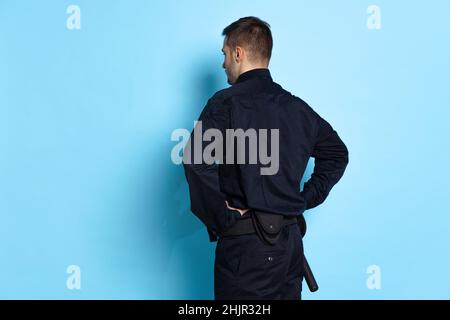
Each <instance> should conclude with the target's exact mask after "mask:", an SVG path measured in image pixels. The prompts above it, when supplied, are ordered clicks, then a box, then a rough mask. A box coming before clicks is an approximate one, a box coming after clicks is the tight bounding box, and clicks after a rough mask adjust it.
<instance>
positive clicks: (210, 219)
mask: <svg viewBox="0 0 450 320" xmlns="http://www.w3.org/2000/svg"><path fill="white" fill-rule="evenodd" d="M212 108H220V106H218V107H214V106H213V105H212V103H211V100H210V101H208V104H207V105H206V107H205V108H204V109H203V111H202V113H201V115H200V118H199V120H198V122H197V124H196V127H197V129H198V128H199V127H198V126H201V134H202V135H203V134H204V132H205V131H206V130H208V129H212V128H215V129H219V130H221V129H223V128H221V127H223V126H225V125H226V124H224V121H223V120H224V119H223V117H224V114H225V110H223V112H220V110H219V112H218V111H217V109H215V111H214V112H212V111H211V109H212ZM218 115H219V118H220V117H222V119H219V118H218ZM200 121H201V124H200V123H199V122H200ZM225 123H226V121H225ZM195 132H196V129H195V128H194V130H192V132H191V135H190V138H189V141H188V142H187V144H186V147H185V149H184V152H183V168H184V173H185V176H186V180H187V182H188V185H189V195H190V208H191V211H192V212H193V213H194V214H195V215H196V216H197V217H198V218H199V219H200V220H201V221H202V222H203V223H204V224H205V226H206V228H207V231H208V234H209V240H210V241H211V242H213V241H216V240H217V235H218V234H220V232H221V231H223V230H225V229H227V228H228V227H229V226H231V225H232V224H233V223H234V222H235V221H236V220H237V219H239V218H240V213H239V212H238V211H235V210H230V209H228V208H227V207H226V204H225V199H226V197H225V194H224V193H223V192H221V191H220V185H219V165H218V164H216V163H213V164H207V163H205V162H204V160H203V157H201V163H194V151H195V150H196V146H195V143H197V142H198V141H199V140H198V139H195V137H194V134H195ZM199 132H200V131H198V130H197V133H199ZM221 132H223V131H222V130H221ZM204 149H205V145H204V143H201V148H199V150H201V155H203V151H204Z"/></svg>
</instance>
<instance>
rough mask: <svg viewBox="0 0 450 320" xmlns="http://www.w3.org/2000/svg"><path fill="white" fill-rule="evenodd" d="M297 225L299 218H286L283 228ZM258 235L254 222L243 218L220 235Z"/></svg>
mask: <svg viewBox="0 0 450 320" xmlns="http://www.w3.org/2000/svg"><path fill="white" fill-rule="evenodd" d="M294 223H297V217H295V216H293V217H287V216H286V217H284V219H283V223H282V227H284V226H287V225H291V224H294ZM252 233H256V231H255V226H254V224H253V220H252V219H251V218H250V217H248V218H243V219H240V220H238V221H237V222H236V223H235V224H234V225H232V226H231V227H230V228H228V229H227V230H226V231H225V232H222V233H221V234H220V237H229V236H239V235H243V234H252Z"/></svg>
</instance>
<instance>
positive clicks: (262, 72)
mask: <svg viewBox="0 0 450 320" xmlns="http://www.w3.org/2000/svg"><path fill="white" fill-rule="evenodd" d="M252 78H268V79H270V80H272V77H271V75H270V71H269V69H264V68H259V69H252V70H249V71H246V72H244V73H242V74H241V75H240V76H239V77H238V78H237V80H236V83H240V82H243V81H246V80H249V79H252Z"/></svg>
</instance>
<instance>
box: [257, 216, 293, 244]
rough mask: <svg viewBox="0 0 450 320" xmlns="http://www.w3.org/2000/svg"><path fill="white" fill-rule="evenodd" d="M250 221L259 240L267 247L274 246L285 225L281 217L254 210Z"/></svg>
mask: <svg viewBox="0 0 450 320" xmlns="http://www.w3.org/2000/svg"><path fill="white" fill-rule="evenodd" d="M251 219H252V221H253V226H254V228H255V231H256V234H257V235H258V236H259V238H260V239H261V240H262V241H263V242H265V243H267V244H269V245H275V243H276V242H277V240H278V238H279V237H280V234H281V229H282V228H283V226H284V225H285V224H284V217H283V215H280V214H273V213H264V212H261V211H256V210H254V211H252V212H251Z"/></svg>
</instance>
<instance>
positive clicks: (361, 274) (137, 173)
mask: <svg viewBox="0 0 450 320" xmlns="http://www.w3.org/2000/svg"><path fill="white" fill-rule="evenodd" d="M70 4H75V5H78V6H79V7H80V9H81V29H80V30H69V29H67V27H66V20H67V18H68V17H69V14H67V13H66V9H67V7H68V6H69V5H70ZM372 4H375V5H378V6H379V7H380V8H381V23H382V28H381V30H369V29H368V28H367V26H366V21H367V18H368V17H369V14H368V13H367V12H366V10H367V7H368V6H369V5H372ZM247 15H255V16H258V17H260V18H262V19H264V20H266V21H268V22H269V23H270V24H271V26H272V32H273V36H274V50H273V58H272V61H271V65H270V70H271V73H272V76H273V77H274V80H275V81H276V82H278V83H280V84H281V85H282V86H284V87H285V88H286V89H288V90H289V91H291V92H293V93H294V94H295V95H297V96H300V97H301V98H303V99H305V100H306V101H307V102H308V103H309V104H310V105H311V106H312V107H313V109H314V110H316V111H317V112H318V113H319V114H320V115H321V116H323V117H324V118H325V119H327V120H328V121H329V122H330V123H331V124H332V126H333V127H334V128H335V129H336V131H337V132H338V133H339V135H340V137H341V138H342V139H343V140H344V142H345V143H346V145H347V147H348V149H349V153H350V162H349V166H348V168H347V171H346V173H345V175H344V177H343V178H342V180H341V181H340V182H339V184H338V185H336V186H335V188H334V189H333V190H332V191H331V194H330V196H329V198H328V199H327V201H326V202H325V203H324V204H323V205H321V206H319V207H317V208H315V209H312V210H309V211H307V213H306V217H307V220H308V227H309V231H308V234H307V236H306V238H305V239H304V242H305V250H306V255H307V257H308V259H309V262H310V264H311V266H312V268H313V271H314V272H315V275H316V278H317V280H318V282H319V285H320V290H319V291H318V292H317V293H314V294H311V293H309V292H308V291H307V290H305V291H304V294H303V297H304V298H305V299H414V298H418V299H431V298H437V299H443V298H446V299H449V298H450V272H449V270H450V256H449V253H448V252H449V243H450V210H449V209H450V208H449V205H448V203H447V201H448V199H449V196H450V194H449V193H450V192H449V191H450V187H449V182H448V181H449V179H450V173H449V170H448V169H447V167H446V166H447V165H448V164H449V162H450V151H449V147H450V145H449V141H448V139H449V134H448V120H449V116H450V111H449V107H450V85H449V84H450V59H449V58H450V41H449V39H450V2H449V1H447V0H434V1H423V0H422V1H395V2H394V1H381V0H378V1H376V2H369V1H361V0H353V1H350V0H347V1H331V0H330V1H262V0H257V1H256V0H254V1H230V0H226V1H225V0H221V1H218V0H215V1H210V0H202V1H199V0H195V1H178V0H170V1H167V0H164V1H162V0H160V1H125V0H122V1H106V0H102V1H100V0H97V1H82V0H79V1H73V2H71V1H50V0H47V1H18V0H1V1H0V298H7V299H10V298H26V299H36V298H42V299H48V298H56V299H94V298H98V299H212V298H213V263H214V248H215V245H216V244H215V243H210V242H209V241H208V236H207V233H206V230H205V228H204V227H203V225H202V224H201V223H200V222H199V220H198V219H197V218H196V217H195V216H194V215H193V214H192V213H191V212H190V210H189V198H188V188H187V184H186V182H185V178H184V173H183V169H182V167H181V166H179V165H174V164H173V163H172V162H171V158H170V152H171V149H172V148H173V147H174V146H175V144H176V142H173V141H171V140H170V136H171V133H172V131H173V130H175V129H177V128H187V129H188V130H191V129H192V127H193V122H194V120H196V119H197V118H198V116H199V114H200V112H201V110H202V108H203V106H204V105H205V103H206V101H207V99H208V98H209V97H210V96H211V95H212V94H213V93H214V92H215V91H217V90H219V89H221V88H224V87H226V86H227V84H226V79H225V73H224V72H223V69H222V68H221V64H222V54H221V52H220V49H221V46H222V41H223V38H222V36H221V31H222V29H223V28H224V27H225V26H226V25H228V24H229V23H231V22H232V21H234V20H236V19H238V18H240V17H242V16H247ZM313 163H314V162H313V159H311V161H310V164H309V166H308V169H307V171H306V173H305V177H304V179H306V178H308V176H309V174H310V173H311V170H312V166H313ZM69 265H78V266H80V268H81V290H69V289H68V288H67V287H66V279H67V277H68V276H69V275H68V274H67V273H66V268H67V267H68V266H69ZM370 265H377V266H379V267H380V270H381V289H380V290H369V289H368V288H367V286H366V280H367V278H368V277H369V274H367V273H366V270H367V267H368V266H370ZM304 286H305V288H306V285H304Z"/></svg>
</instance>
